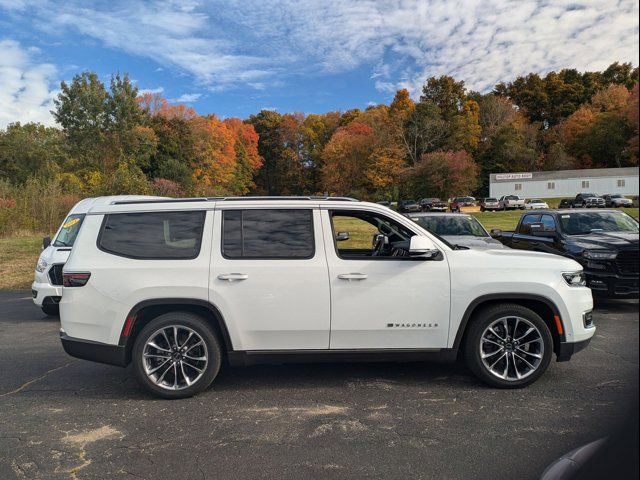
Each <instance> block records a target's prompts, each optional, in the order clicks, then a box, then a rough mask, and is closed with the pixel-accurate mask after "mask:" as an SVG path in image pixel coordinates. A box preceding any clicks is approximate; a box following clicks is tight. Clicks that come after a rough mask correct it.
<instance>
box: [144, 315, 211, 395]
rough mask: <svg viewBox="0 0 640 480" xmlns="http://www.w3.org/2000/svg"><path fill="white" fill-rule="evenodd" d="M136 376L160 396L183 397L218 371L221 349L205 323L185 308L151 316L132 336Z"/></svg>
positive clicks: (198, 387)
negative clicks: (151, 318)
mask: <svg viewBox="0 0 640 480" xmlns="http://www.w3.org/2000/svg"><path fill="white" fill-rule="evenodd" d="M132 356H133V358H132V364H133V371H134V374H135V376H136V379H137V380H138V382H139V383H140V385H142V386H143V387H144V388H145V389H146V390H147V391H149V392H151V393H153V394H155V395H157V396H159V397H163V398H169V399H173V398H186V397H191V396H193V395H195V394H196V393H199V392H201V391H203V390H204V389H206V388H207V387H208V386H209V385H210V384H211V382H212V381H213V379H214V378H215V377H216V375H218V371H219V370H220V365H221V363H222V349H221V347H220V342H219V341H218V338H217V337H216V334H215V333H214V331H213V330H212V329H211V327H210V326H209V324H208V323H207V322H206V321H205V320H204V319H203V318H201V317H199V316H198V315H194V314H192V313H188V312H169V313H165V314H164V315H160V316H159V317H156V318H154V319H153V320H152V321H150V322H149V323H148V324H147V325H145V327H144V328H143V329H142V330H141V331H140V333H139V334H138V336H137V337H136V341H135V344H134V346H133V352H132Z"/></svg>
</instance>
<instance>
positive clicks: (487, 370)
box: [464, 304, 553, 388]
mask: <svg viewBox="0 0 640 480" xmlns="http://www.w3.org/2000/svg"><path fill="white" fill-rule="evenodd" d="M464 347H465V357H466V362H467V365H468V366H469V368H470V369H471V371H472V372H473V373H474V374H475V375H476V376H477V377H478V378H479V379H480V380H482V381H483V382H485V383H487V384H488V385H491V386H492V387H498V388H522V387H526V386H528V385H530V384H532V383H533V382H535V381H536V380H537V379H538V378H539V377H540V376H541V375H542V374H543V373H544V372H545V370H546V369H547V367H548V366H549V362H550V361H551V356H552V354H553V339H552V338H551V332H550V331H549V328H548V327H547V325H546V324H545V323H544V321H543V320H542V318H540V316H539V315H538V314H536V313H535V312H534V311H532V310H530V309H528V308H526V307H523V306H521V305H517V304H502V305H496V306H494V307H489V308H486V309H483V310H481V311H480V312H479V313H478V314H476V315H474V317H473V318H472V319H471V325H470V326H469V331H468V332H467V337H466V343H465V345H464Z"/></svg>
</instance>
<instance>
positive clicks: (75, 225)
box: [53, 214, 84, 247]
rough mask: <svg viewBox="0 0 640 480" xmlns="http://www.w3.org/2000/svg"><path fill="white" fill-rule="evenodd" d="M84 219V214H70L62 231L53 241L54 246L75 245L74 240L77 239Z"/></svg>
mask: <svg viewBox="0 0 640 480" xmlns="http://www.w3.org/2000/svg"><path fill="white" fill-rule="evenodd" d="M83 220H84V214H82V215H69V216H68V217H67V218H66V219H65V221H64V223H63V224H62V227H60V231H59V232H58V235H57V236H56V239H55V240H54V242H53V246H54V247H73V242H75V241H76V237H77V236H78V232H79V231H80V225H82V221H83Z"/></svg>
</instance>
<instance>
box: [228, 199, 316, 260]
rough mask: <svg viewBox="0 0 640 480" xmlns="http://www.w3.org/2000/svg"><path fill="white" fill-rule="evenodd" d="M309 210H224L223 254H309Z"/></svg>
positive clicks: (311, 247) (311, 239)
mask: <svg viewBox="0 0 640 480" xmlns="http://www.w3.org/2000/svg"><path fill="white" fill-rule="evenodd" d="M314 252H315V242H314V237H313V216H312V212H311V210H292V209H288V210H287V209H278V210H225V211H224V213H223V224H222V254H223V255H224V256H225V257H227V258H311V257H313V255H314Z"/></svg>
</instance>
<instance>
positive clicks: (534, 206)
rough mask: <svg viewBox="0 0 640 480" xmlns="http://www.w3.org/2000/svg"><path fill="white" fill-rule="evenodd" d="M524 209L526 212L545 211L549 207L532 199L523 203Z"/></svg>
mask: <svg viewBox="0 0 640 480" xmlns="http://www.w3.org/2000/svg"><path fill="white" fill-rule="evenodd" d="M524 208H525V209H526V210H545V209H548V208H549V205H548V204H547V202H545V201H544V200H540V199H539V198H532V199H529V200H527V201H526V202H525V204H524Z"/></svg>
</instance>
